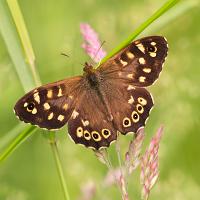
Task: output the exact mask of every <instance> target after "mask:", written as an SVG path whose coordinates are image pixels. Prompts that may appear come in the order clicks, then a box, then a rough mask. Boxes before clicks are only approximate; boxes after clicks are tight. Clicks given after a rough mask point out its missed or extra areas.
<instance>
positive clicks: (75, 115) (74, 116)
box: [72, 110, 79, 119]
mask: <svg viewBox="0 0 200 200" xmlns="http://www.w3.org/2000/svg"><path fill="white" fill-rule="evenodd" d="M78 115H79V113H78V112H77V111H76V110H74V111H73V113H72V118H73V119H76V117H77V116H78Z"/></svg>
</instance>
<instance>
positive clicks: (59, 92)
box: [58, 87, 63, 97]
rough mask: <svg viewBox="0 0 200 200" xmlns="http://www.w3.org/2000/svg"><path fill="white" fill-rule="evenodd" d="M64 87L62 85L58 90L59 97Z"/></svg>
mask: <svg viewBox="0 0 200 200" xmlns="http://www.w3.org/2000/svg"><path fill="white" fill-rule="evenodd" d="M62 95H63V94H62V88H61V87H59V90H58V97H62Z"/></svg>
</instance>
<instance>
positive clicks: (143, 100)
mask: <svg viewBox="0 0 200 200" xmlns="http://www.w3.org/2000/svg"><path fill="white" fill-rule="evenodd" d="M138 102H139V103H140V104H142V105H143V106H145V105H146V104H147V100H146V99H144V98H143V97H138Z"/></svg>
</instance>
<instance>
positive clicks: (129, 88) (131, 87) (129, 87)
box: [127, 85, 135, 90]
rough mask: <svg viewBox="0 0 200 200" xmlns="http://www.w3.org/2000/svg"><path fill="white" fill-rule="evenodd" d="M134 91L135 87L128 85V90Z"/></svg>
mask: <svg viewBox="0 0 200 200" xmlns="http://www.w3.org/2000/svg"><path fill="white" fill-rule="evenodd" d="M134 89H135V87H133V86H132V85H128V88H127V90H134Z"/></svg>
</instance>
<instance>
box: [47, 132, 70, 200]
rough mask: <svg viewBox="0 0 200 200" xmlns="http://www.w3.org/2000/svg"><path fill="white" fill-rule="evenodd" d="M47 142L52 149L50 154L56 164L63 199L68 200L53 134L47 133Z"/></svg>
mask: <svg viewBox="0 0 200 200" xmlns="http://www.w3.org/2000/svg"><path fill="white" fill-rule="evenodd" d="M49 142H50V145H51V149H52V152H53V155H54V160H55V163H56V167H57V171H58V175H59V180H60V183H61V187H62V190H63V194H64V197H65V199H66V200H70V197H69V193H68V189H67V184H66V181H65V177H64V171H63V167H62V164H61V160H60V155H59V152H58V148H57V144H56V138H55V132H49Z"/></svg>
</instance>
